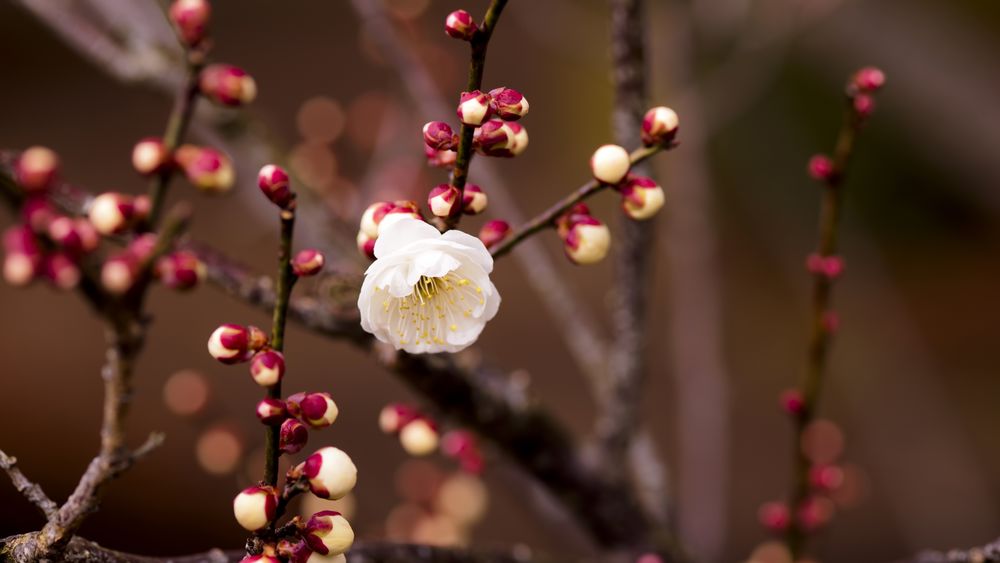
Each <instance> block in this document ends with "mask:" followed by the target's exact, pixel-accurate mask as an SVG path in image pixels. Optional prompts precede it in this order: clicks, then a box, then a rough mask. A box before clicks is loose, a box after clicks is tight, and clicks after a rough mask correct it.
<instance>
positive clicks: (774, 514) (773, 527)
mask: <svg viewBox="0 0 1000 563" xmlns="http://www.w3.org/2000/svg"><path fill="white" fill-rule="evenodd" d="M757 519H758V520H759V521H760V523H761V525H762V526H764V527H765V528H767V529H768V530H770V531H772V532H776V533H778V532H783V531H785V530H787V529H788V525H789V524H790V523H791V520H792V519H791V515H790V514H789V511H788V505H787V504H785V503H783V502H778V501H771V502H765V503H764V504H762V505H760V508H759V509H758V510H757Z"/></svg>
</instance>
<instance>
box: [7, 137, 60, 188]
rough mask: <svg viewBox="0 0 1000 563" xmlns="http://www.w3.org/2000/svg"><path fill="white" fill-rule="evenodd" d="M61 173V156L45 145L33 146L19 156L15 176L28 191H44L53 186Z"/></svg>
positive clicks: (15, 165) (19, 183) (15, 166)
mask: <svg viewBox="0 0 1000 563" xmlns="http://www.w3.org/2000/svg"><path fill="white" fill-rule="evenodd" d="M58 174H59V156H58V155H57V154H56V153H55V152H53V151H52V150H51V149H48V148H45V147H31V148H28V149H26V150H25V151H24V152H22V153H21V156H20V157H18V159H17V162H16V163H15V164H14V176H15V179H16V180H17V183H18V185H20V186H21V189H23V190H24V191H26V192H29V193H31V192H44V191H47V190H48V189H49V188H51V187H52V184H53V183H54V182H55V180H56V176H57V175H58Z"/></svg>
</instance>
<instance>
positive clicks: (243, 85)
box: [198, 64, 257, 106]
mask: <svg viewBox="0 0 1000 563" xmlns="http://www.w3.org/2000/svg"><path fill="white" fill-rule="evenodd" d="M198 86H199V87H200V88H201V93H202V94H204V95H205V96H206V97H207V98H209V99H210V100H212V101H214V102H216V103H218V104H222V105H224V106H241V105H244V104H249V103H250V102H252V101H253V99H254V98H255V97H257V83H256V82H254V80H253V77H252V76H250V75H249V74H247V72H246V71H245V70H243V69H242V68H239V67H236V66H233V65H227V64H214V65H209V66H207V67H205V69H204V70H202V71H201V76H200V77H199V81H198Z"/></svg>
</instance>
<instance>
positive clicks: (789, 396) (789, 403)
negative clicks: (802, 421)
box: [778, 389, 806, 416]
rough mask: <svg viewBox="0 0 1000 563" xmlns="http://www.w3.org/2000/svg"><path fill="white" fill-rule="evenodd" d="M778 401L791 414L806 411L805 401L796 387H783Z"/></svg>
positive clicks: (799, 413) (800, 413)
mask: <svg viewBox="0 0 1000 563" xmlns="http://www.w3.org/2000/svg"><path fill="white" fill-rule="evenodd" d="M778 401H779V402H780V403H781V408H782V409H783V410H784V411H785V412H787V413H788V414H790V415H792V416H801V415H802V413H804V412H805V411H806V401H805V399H804V398H803V397H802V392H801V391H799V390H798V389H785V390H784V391H782V392H781V396H780V397H779V398H778Z"/></svg>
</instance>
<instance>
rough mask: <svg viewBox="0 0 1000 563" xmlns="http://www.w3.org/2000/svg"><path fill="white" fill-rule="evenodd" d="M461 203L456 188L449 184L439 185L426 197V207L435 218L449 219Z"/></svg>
mask: <svg viewBox="0 0 1000 563" xmlns="http://www.w3.org/2000/svg"><path fill="white" fill-rule="evenodd" d="M461 203H462V198H461V197H460V196H459V192H458V188H456V187H455V186H451V185H449V184H440V185H437V186H434V188H433V189H432V190H431V191H430V193H429V194H428V195H427V206H428V207H430V209H431V213H433V214H434V215H435V216H437V217H450V216H451V215H452V213H454V212H455V211H456V210H457V209H458V208H459V207H460V206H461Z"/></svg>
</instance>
